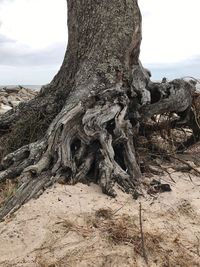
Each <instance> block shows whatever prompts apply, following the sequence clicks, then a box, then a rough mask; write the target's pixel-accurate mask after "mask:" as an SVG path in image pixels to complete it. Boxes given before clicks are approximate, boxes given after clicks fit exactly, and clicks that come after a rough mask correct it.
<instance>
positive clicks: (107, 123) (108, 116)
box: [0, 80, 193, 219]
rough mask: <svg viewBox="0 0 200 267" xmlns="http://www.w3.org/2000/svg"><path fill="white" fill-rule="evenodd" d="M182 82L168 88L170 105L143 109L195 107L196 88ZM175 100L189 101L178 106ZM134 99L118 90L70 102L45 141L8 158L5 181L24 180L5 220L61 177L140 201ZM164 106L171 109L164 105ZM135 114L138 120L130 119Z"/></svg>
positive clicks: (1, 175) (4, 166) (3, 212)
mask: <svg viewBox="0 0 200 267" xmlns="http://www.w3.org/2000/svg"><path fill="white" fill-rule="evenodd" d="M177 83H178V82H177V81H176V80H175V82H174V83H173V82H172V83H170V84H169V86H171V87H173V88H174V91H171V94H172V96H171V100H170V96H169V98H168V99H165V98H164V99H163V98H162V99H160V101H159V103H158V105H157V109H155V104H154V103H153V104H151V105H148V106H147V107H146V108H144V110H146V114H147V116H148V115H149V114H150V115H152V114H155V113H158V114H159V113H160V112H162V111H165V110H164V109H166V110H168V109H169V108H170V111H176V109H177V113H178V112H180V111H182V110H183V109H187V108H188V107H189V106H190V105H191V97H192V93H191V91H192V89H193V87H192V86H191V85H190V84H187V83H186V82H182V80H180V84H177ZM181 86H182V87H181ZM171 87H170V88H171ZM163 88H164V89H165V86H164V87H163ZM166 88H168V85H167V86H166ZM188 90H189V91H188ZM187 94H188V96H187ZM175 95H176V96H177V95H179V96H181V97H182V98H184V97H187V98H188V99H187V100H185V101H184V102H183V101H182V103H179V102H180V99H176V97H175ZM134 97H136V98H137V97H138V96H137V94H136V95H133V96H132V95H131V96H130V95H129V94H128V91H126V90H125V89H124V88H123V90H122V88H121V87H119V86H118V87H116V88H113V87H112V88H109V89H106V90H104V91H103V92H100V94H99V95H97V94H96V95H92V96H91V95H90V96H88V98H87V99H86V98H84V99H83V100H82V99H80V100H79V101H75V102H72V103H71V102H70V104H69V102H68V103H67V102H66V105H65V106H64V107H63V109H62V111H61V112H60V113H59V114H58V115H57V117H56V118H55V119H54V120H53V122H52V123H51V125H50V127H49V129H48V131H47V133H46V136H45V137H44V139H42V140H40V141H38V142H36V143H32V144H30V145H26V146H24V147H22V148H20V149H18V150H17V151H15V152H13V153H11V154H9V155H7V156H6V157H5V158H4V159H3V160H2V164H1V170H2V171H1V172H0V182H2V181H4V180H5V179H13V178H15V177H17V176H19V178H18V180H19V188H18V189H17V192H16V194H15V195H14V196H12V197H11V198H10V199H9V200H8V201H7V203H5V205H4V207H3V208H2V209H1V210H0V219H2V218H3V217H4V216H5V215H6V214H8V213H9V212H12V211H13V210H16V209H17V208H19V207H20V206H21V205H22V204H23V203H25V202H26V201H28V200H29V199H30V198H32V197H37V196H38V195H39V194H40V193H41V192H42V191H43V190H44V188H46V187H47V186H48V185H49V184H51V183H52V182H54V181H55V180H57V179H60V178H62V179H64V181H65V182H68V183H70V184H75V183H77V182H84V181H86V182H88V181H91V180H93V181H94V182H98V183H99V185H100V186H101V188H102V191H103V192H104V193H106V194H108V195H110V196H112V197H115V196H116V192H115V190H114V185H115V183H117V184H118V185H119V186H120V187H121V189H122V190H124V191H125V192H127V193H130V194H132V195H133V197H134V198H137V197H138V195H139V194H140V192H141V172H140V168H139V166H138V163H137V160H136V152H135V148H134V135H137V134H138V123H139V122H138V117H137V108H133V107H131V105H132V104H133V103H134V99H133V98H134ZM137 100H138V99H137ZM136 102H137V101H136ZM163 103H165V104H166V105H164V106H162V104H163ZM176 104H177V106H176ZM160 107H161V110H160ZM131 109H134V111H135V115H134V116H135V117H133V116H132V117H130V110H131ZM143 113H144V112H143ZM45 170H50V173H48V176H47V175H46V176H45V175H43V174H42V173H43V172H44V171H45ZM91 177H92V179H91Z"/></svg>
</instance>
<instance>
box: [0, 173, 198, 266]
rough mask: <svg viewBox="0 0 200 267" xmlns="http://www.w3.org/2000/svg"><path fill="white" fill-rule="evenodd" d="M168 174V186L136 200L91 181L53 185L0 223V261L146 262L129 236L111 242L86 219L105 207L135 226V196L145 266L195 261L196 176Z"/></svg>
mask: <svg viewBox="0 0 200 267" xmlns="http://www.w3.org/2000/svg"><path fill="white" fill-rule="evenodd" d="M172 176H173V178H174V179H175V181H176V184H174V183H172V182H170V184H171V186H172V189H173V191H172V192H169V193H162V194H158V195H157V196H156V198H153V197H151V196H147V197H146V198H140V199H139V200H137V201H135V200H133V199H132V198H131V196H129V195H127V194H124V193H122V192H120V191H119V192H118V197H117V198H116V199H111V198H109V197H107V196H106V195H103V194H102V193H101V191H100V188H99V187H98V186H97V185H91V186H87V185H83V184H78V185H76V186H64V185H59V184H58V185H56V186H54V187H53V188H51V189H49V190H47V191H46V192H45V193H44V194H43V195H42V196H41V197H40V198H39V199H37V200H32V201H30V202H29V203H27V204H26V205H24V206H23V207H22V208H21V209H20V210H19V211H18V212H17V213H16V214H15V215H14V216H12V217H11V218H8V219H6V221H5V222H2V223H0V266H1V267H8V266H13V267H58V266H59V267H67V266H77V267H79V266H80V267H83V266H84V267H89V266H93V267H100V266H102V267H103V266H105V267H107V266H108V267H109V266H113V267H117V266H119V267H125V266H131V267H133V266H138V267H142V266H146V264H145V262H144V259H143V257H142V256H140V255H139V254H138V253H137V251H136V249H135V247H134V246H135V245H134V242H133V243H132V242H130V243H126V242H119V243H113V242H112V241H111V240H109V238H106V233H105V232H103V233H102V231H101V229H98V227H95V225H93V224H92V223H91V222H92V220H94V218H95V216H94V213H95V211H97V210H99V209H101V208H104V209H106V208H109V209H111V210H112V211H114V212H115V215H113V216H114V217H113V218H114V219H113V221H114V222H115V221H117V220H119V219H120V218H122V217H124V216H125V215H124V214H128V215H129V216H130V217H129V218H131V220H133V222H134V223H135V225H136V228H137V231H139V230H138V229H140V228H139V202H141V203H142V209H143V213H142V219H143V231H144V238H145V242H146V243H145V246H146V248H145V250H146V254H147V257H148V261H149V266H162V267H167V266H170V267H171V266H174V267H175V266H176V267H177V266H181V267H187V266H188V267H194V266H200V264H199V263H200V177H196V176H194V175H192V176H191V177H192V180H193V181H192V182H191V180H190V178H189V176H188V174H183V173H178V172H176V173H173V174H172ZM157 178H158V177H157ZM163 178H164V180H167V181H170V178H169V177H168V176H164V177H163ZM99 220H101V219H99ZM69 221H70V222H69ZM97 222H98V220H97ZM68 224H70V227H69V229H68V226H69V225H68ZM88 225H89V226H88ZM111 230H112V229H111ZM133 231H134V229H133ZM138 242H140V239H139V241H137V243H138ZM148 242H149V243H148ZM147 243H148V244H147Z"/></svg>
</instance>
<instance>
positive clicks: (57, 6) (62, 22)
mask: <svg viewBox="0 0 200 267" xmlns="http://www.w3.org/2000/svg"><path fill="white" fill-rule="evenodd" d="M139 4H140V7H141V10H142V14H143V43H142V47H141V60H142V62H143V63H144V65H145V66H146V67H149V68H150V69H151V71H152V74H153V78H155V79H158V78H161V77H162V76H167V77H169V78H174V77H182V76H186V75H191V76H196V77H200V36H199V26H200V16H199V12H200V0H190V1H188V0H139ZM66 13H67V11H66V0H0V84H44V83H47V82H49V81H50V80H51V79H52V77H53V76H54V75H55V73H56V72H57V71H58V69H59V67H60V64H61V63H62V59H63V56H64V52H65V48H66V43H67V26H66V20H67V19H66Z"/></svg>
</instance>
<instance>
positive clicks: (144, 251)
mask: <svg viewBox="0 0 200 267" xmlns="http://www.w3.org/2000/svg"><path fill="white" fill-rule="evenodd" d="M139 219H140V235H141V241H142V252H143V258H144V260H145V262H146V264H147V265H148V264H149V263H148V258H147V254H146V250H145V243H144V233H143V226H142V204H141V202H140V208H139Z"/></svg>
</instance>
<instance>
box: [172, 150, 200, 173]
mask: <svg viewBox="0 0 200 267" xmlns="http://www.w3.org/2000/svg"><path fill="white" fill-rule="evenodd" d="M169 156H170V157H171V158H173V159H177V160H179V161H180V162H181V163H183V164H185V165H187V166H188V167H190V169H192V170H193V171H195V172H196V173H198V174H199V175H200V171H199V170H197V169H196V168H194V167H193V166H192V165H191V164H189V163H188V162H187V161H186V160H183V159H179V158H178V157H175V156H172V155H169Z"/></svg>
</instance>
